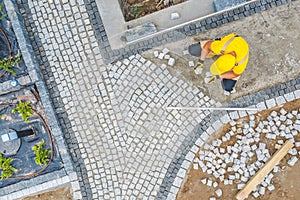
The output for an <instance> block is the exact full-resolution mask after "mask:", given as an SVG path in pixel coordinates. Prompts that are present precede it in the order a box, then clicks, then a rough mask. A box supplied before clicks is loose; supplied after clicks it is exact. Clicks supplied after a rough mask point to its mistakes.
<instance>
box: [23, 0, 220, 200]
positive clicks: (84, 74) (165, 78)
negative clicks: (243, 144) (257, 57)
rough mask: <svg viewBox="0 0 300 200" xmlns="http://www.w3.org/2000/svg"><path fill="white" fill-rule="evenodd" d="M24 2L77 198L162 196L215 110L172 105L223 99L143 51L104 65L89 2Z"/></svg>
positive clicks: (208, 105) (210, 104)
mask: <svg viewBox="0 0 300 200" xmlns="http://www.w3.org/2000/svg"><path fill="white" fill-rule="evenodd" d="M18 6H19V10H20V12H21V14H22V15H23V16H24V18H25V24H26V27H27V31H28V33H29V37H30V39H31V42H32V46H33V48H34V50H35V51H36V52H39V53H38V54H37V55H36V58H37V60H38V61H39V64H40V67H41V69H42V71H43V75H44V78H45V81H46V84H47V87H48V89H49V91H50V94H51V98H52V101H53V104H54V107H55V109H56V113H57V116H58V118H59V120H60V123H61V126H62V128H63V130H64V134H65V138H66V141H67V143H68V146H69V149H70V152H71V155H72V158H73V161H74V166H75V167H76V169H77V173H78V175H79V181H80V188H81V191H82V193H81V194H77V196H75V197H74V198H75V199H156V198H157V196H158V193H159V191H162V190H161V188H160V186H161V184H162V183H163V181H164V179H165V178H166V177H165V176H166V174H167V172H168V168H169V165H170V164H171V163H173V162H174V160H176V159H177V155H178V153H179V154H180V151H181V145H182V143H184V142H185V141H186V137H187V136H189V133H190V132H192V131H193V130H194V129H195V127H196V126H197V124H198V123H199V121H201V120H202V119H204V118H205V117H206V116H207V115H209V114H210V112H208V111H205V112H189V111H180V112H179V111H168V110H165V109H164V108H165V107H167V106H203V105H204V106H207V107H210V106H212V107H213V106H216V105H218V102H216V101H214V100H213V99H210V98H209V97H208V96H205V95H204V94H203V93H202V92H201V91H200V90H199V89H197V88H196V87H194V86H192V85H191V84H189V83H188V82H184V81H182V80H180V79H178V78H176V77H173V76H171V74H170V73H169V71H168V68H167V67H166V66H165V65H162V66H159V65H156V64H154V63H152V62H151V61H150V60H146V59H145V58H143V57H142V56H140V55H139V54H136V55H134V56H130V57H129V58H128V59H124V60H122V61H118V62H115V63H113V64H108V65H106V64H104V58H103V57H102V54H101V46H100V45H99V44H98V42H97V38H96V32H97V30H96V32H95V31H94V29H93V23H94V22H93V19H91V18H90V17H89V11H88V10H87V6H86V5H85V2H84V1H83V0H77V1H67V0H61V1H60V0H51V1H49V0H39V1H37V0H18ZM180 162H182V161H180ZM175 176H176V174H175ZM161 195H162V194H161ZM163 196H167V194H163Z"/></svg>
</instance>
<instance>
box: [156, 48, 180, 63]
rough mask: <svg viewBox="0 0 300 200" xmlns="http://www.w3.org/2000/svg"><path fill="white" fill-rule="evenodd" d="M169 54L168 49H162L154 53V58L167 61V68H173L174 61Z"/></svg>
mask: <svg viewBox="0 0 300 200" xmlns="http://www.w3.org/2000/svg"><path fill="white" fill-rule="evenodd" d="M169 52H170V50H169V49H167V48H164V49H163V50H162V51H161V52H159V51H154V52H153V54H154V57H155V58H158V59H160V60H167V61H168V65H169V66H171V67H172V66H174V65H175V59H174V58H172V57H171V56H170V55H169V54H168V53H169Z"/></svg>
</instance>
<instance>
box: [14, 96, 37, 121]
mask: <svg viewBox="0 0 300 200" xmlns="http://www.w3.org/2000/svg"><path fill="white" fill-rule="evenodd" d="M16 112H18V113H20V114H21V116H22V120H23V121H25V122H29V119H28V117H30V116H32V113H33V112H32V108H31V106H30V105H29V102H22V101H19V103H18V105H17V107H16V108H14V109H13V110H12V113H16Z"/></svg>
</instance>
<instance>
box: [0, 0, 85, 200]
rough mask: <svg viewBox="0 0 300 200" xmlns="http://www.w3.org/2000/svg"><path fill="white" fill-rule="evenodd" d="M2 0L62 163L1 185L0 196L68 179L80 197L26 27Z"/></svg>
mask: <svg viewBox="0 0 300 200" xmlns="http://www.w3.org/2000/svg"><path fill="white" fill-rule="evenodd" d="M3 2H4V4H5V7H6V10H7V14H8V16H9V18H10V19H11V23H12V26H13V29H14V31H15V35H16V38H17V40H18V44H19V46H20V49H21V52H22V56H23V59H24V62H25V64H26V66H27V67H28V71H29V78H30V80H31V82H30V83H31V84H35V85H36V87H37V90H38V92H39V95H40V99H41V102H42V105H43V108H44V111H45V114H46V116H47V123H48V124H49V126H50V127H51V133H52V135H53V138H54V140H55V143H56V144H55V146H56V147H58V149H59V150H58V151H59V154H60V156H61V158H62V161H63V163H64V165H63V168H62V169H61V170H59V171H54V172H52V173H47V174H45V175H39V176H37V177H34V178H32V179H29V180H25V181H21V182H19V183H16V184H13V185H10V186H7V187H4V188H2V189H1V192H0V195H1V197H0V200H2V199H15V198H20V197H25V196H28V195H33V194H36V193H41V192H45V191H49V190H53V189H56V188H59V187H63V186H65V185H66V184H70V183H71V186H72V190H73V191H72V192H73V198H74V199H81V193H80V188H79V187H75V186H77V185H78V186H79V182H78V177H77V174H76V172H75V171H74V168H73V164H72V160H71V157H70V155H69V152H68V148H67V146H66V143H65V140H64V138H63V133H62V131H61V129H60V127H59V125H58V122H57V118H56V115H55V112H54V110H53V107H52V104H51V102H50V99H49V93H48V91H47V88H46V86H45V84H44V82H43V79H42V76H41V72H40V69H39V67H38V65H37V63H36V61H35V60H34V58H33V55H34V52H33V49H32V47H31V44H30V42H29V39H28V38H27V35H26V29H25V27H24V25H23V23H22V21H21V20H20V19H21V16H20V14H19V13H18V9H17V5H16V3H15V2H14V1H12V0H3ZM28 82H29V81H28ZM28 82H27V83H28ZM78 191H79V192H78Z"/></svg>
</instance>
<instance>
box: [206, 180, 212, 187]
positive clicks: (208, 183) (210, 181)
mask: <svg viewBox="0 0 300 200" xmlns="http://www.w3.org/2000/svg"><path fill="white" fill-rule="evenodd" d="M212 183H213V182H212V180H210V179H208V180H207V183H206V185H207V186H209V187H211V186H212Z"/></svg>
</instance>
